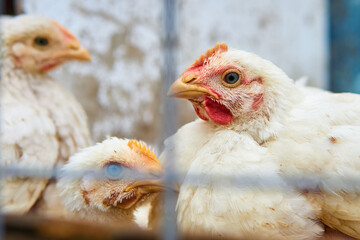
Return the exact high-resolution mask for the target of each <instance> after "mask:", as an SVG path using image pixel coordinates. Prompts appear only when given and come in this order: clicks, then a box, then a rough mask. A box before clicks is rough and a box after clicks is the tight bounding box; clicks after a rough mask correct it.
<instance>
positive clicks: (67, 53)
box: [57, 39, 91, 61]
mask: <svg viewBox="0 0 360 240" xmlns="http://www.w3.org/2000/svg"><path fill="white" fill-rule="evenodd" d="M57 57H61V58H65V59H67V60H77V61H90V60H91V56H90V53H89V52H88V50H86V48H84V47H83V46H81V45H80V43H79V41H78V40H77V39H73V40H71V41H70V42H69V43H68V44H67V46H66V48H65V50H64V51H62V52H61V53H60V54H59V55H58V56H57Z"/></svg>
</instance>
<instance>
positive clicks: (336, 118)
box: [168, 43, 360, 238]
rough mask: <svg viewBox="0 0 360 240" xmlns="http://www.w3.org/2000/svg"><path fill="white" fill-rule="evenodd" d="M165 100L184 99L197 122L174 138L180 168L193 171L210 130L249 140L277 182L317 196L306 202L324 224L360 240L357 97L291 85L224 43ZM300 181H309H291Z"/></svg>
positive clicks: (270, 68) (192, 68) (259, 61)
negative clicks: (263, 152) (275, 169)
mask: <svg viewBox="0 0 360 240" xmlns="http://www.w3.org/2000/svg"><path fill="white" fill-rule="evenodd" d="M169 95H171V96H174V97H179V98H185V99H188V100H190V101H191V103H192V104H193V106H194V109H195V111H196V113H197V114H198V116H199V117H200V118H201V119H203V120H204V121H202V122H200V121H196V122H193V123H190V124H188V125H186V126H184V127H183V128H182V129H180V130H179V131H178V133H177V134H176V135H175V137H174V138H175V139H176V140H179V141H180V142H179V143H178V144H177V145H176V151H178V152H181V155H180V154H179V155H180V156H178V157H179V158H180V159H179V160H180V161H181V164H183V166H182V168H183V170H185V171H186V170H188V169H189V168H190V169H191V168H192V165H191V167H190V164H191V163H192V162H193V161H194V159H195V156H196V154H197V153H198V151H199V149H201V148H202V147H203V145H204V144H206V142H207V141H209V139H212V136H213V132H217V131H219V130H222V129H229V130H232V131H235V132H237V133H239V134H240V133H241V134H248V135H249V136H251V138H252V139H253V140H254V141H255V142H256V143H257V144H258V145H259V147H260V146H261V147H263V148H265V149H267V151H268V152H269V153H270V154H271V155H273V156H274V157H275V158H276V159H277V161H278V163H279V166H280V167H281V172H282V176H284V177H286V178H287V180H289V181H290V180H294V181H292V183H293V184H295V186H297V187H299V188H301V189H304V188H305V189H307V188H312V189H314V190H316V192H315V193H314V192H312V193H309V194H307V196H308V197H309V200H311V201H310V202H311V203H312V204H314V205H317V206H321V207H322V212H321V214H320V215H319V217H320V218H321V219H322V221H323V222H324V223H325V224H327V225H329V226H331V227H333V228H336V229H338V230H340V231H342V232H344V233H346V234H349V235H351V236H353V237H357V238H360V205H359V204H358V203H359V202H360V193H358V192H359V190H360V189H359V186H358V184H354V178H356V177H358V176H359V172H360V165H359V164H358V162H359V161H358V159H359V155H360V150H359V148H358V147H355V143H357V142H358V141H359V140H360V139H359V130H360V129H359V126H360V97H359V96H358V95H355V94H332V93H329V92H326V91H321V90H316V89H313V88H307V87H302V86H298V85H296V84H294V82H293V80H291V79H290V78H289V77H288V76H287V75H286V74H285V73H284V72H283V71H282V70H281V69H279V68H278V67H276V66H275V65H274V64H272V63H271V62H269V61H267V60H264V59H262V58H260V57H258V56H256V55H254V54H251V53H247V52H244V51H240V50H228V48H227V46H226V44H224V43H222V44H217V45H216V46H215V48H213V49H210V50H208V51H207V52H206V54H205V55H202V56H201V57H200V58H199V59H197V60H196V61H195V62H194V63H193V64H192V65H191V66H190V67H189V68H188V69H187V70H186V71H185V72H184V73H183V74H182V75H181V76H180V78H179V79H178V80H177V81H176V82H175V83H174V84H173V85H172V86H171V88H170V90H169ZM189 139H190V140H189ZM187 141H188V142H187ZM168 148H169V149H172V148H174V146H168ZM182 151H184V152H182ZM241 159H242V158H239V159H238V160H241ZM179 165H180V164H179ZM260 168H261V167H260V166H259V170H260ZM303 177H309V178H313V179H314V181H313V182H311V181H310V182H309V181H307V182H304V181H298V180H299V179H300V180H301V178H303ZM349 179H350V180H349ZM351 179H352V180H351ZM314 183H315V184H314ZM310 190H311V189H310Z"/></svg>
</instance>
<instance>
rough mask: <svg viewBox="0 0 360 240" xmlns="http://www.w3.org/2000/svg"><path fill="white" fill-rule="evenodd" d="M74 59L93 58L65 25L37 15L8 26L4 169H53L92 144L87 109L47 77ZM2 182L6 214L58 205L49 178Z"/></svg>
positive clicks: (3, 94) (3, 42)
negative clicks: (58, 67) (55, 69)
mask: <svg viewBox="0 0 360 240" xmlns="http://www.w3.org/2000/svg"><path fill="white" fill-rule="evenodd" d="M71 60H79V61H89V60H90V55H89V53H88V51H87V50H86V49H85V48H83V47H82V46H81V45H80V44H79V41H78V40H77V39H76V38H75V37H74V36H73V35H72V34H71V33H70V32H69V31H68V30H66V29H65V28H64V27H63V26H61V25H60V24H59V23H57V22H55V21H52V20H49V19H46V18H43V17H35V16H19V17H15V18H13V19H11V20H6V21H4V23H2V26H1V66H2V72H1V90H2V92H1V110H2V114H1V124H2V125H1V154H2V158H1V159H2V160H1V165H2V166H3V167H19V168H28V169H48V170H51V169H52V168H53V167H54V166H55V164H57V163H59V164H61V163H64V162H65V161H67V159H68V158H69V156H70V155H72V154H74V153H75V152H76V151H78V150H79V149H81V148H83V147H86V146H88V145H89V144H90V142H91V141H90V134H89V129H88V125H87V119H86V114H85V112H84V110H83V108H82V107H81V105H80V104H79V103H78V101H77V100H76V99H75V98H74V96H73V95H72V94H71V93H70V92H69V91H67V90H66V89H64V88H63V87H62V86H61V85H60V84H59V83H57V82H56V81H54V80H53V79H52V78H51V77H50V76H49V75H48V74H47V73H48V72H49V71H51V70H53V69H54V68H56V67H57V66H59V65H61V64H63V63H64V62H67V61H71ZM1 184H2V190H1V208H2V211H4V212H10V213H18V214H22V213H26V212H28V211H30V210H31V209H32V207H33V206H34V204H35V203H36V202H37V201H39V202H38V204H37V205H38V206H37V208H38V209H39V211H42V210H40V209H43V210H45V209H47V210H49V211H50V208H51V207H50V206H47V204H51V205H54V204H55V203H54V202H53V201H54V196H55V198H56V193H54V190H55V188H54V186H55V185H54V184H53V183H50V184H48V180H47V179H30V178H17V177H8V178H6V179H4V180H3V181H2V183H1ZM45 188H46V191H45V192H44V189H45ZM41 196H43V197H41ZM49 197H50V198H51V199H50V200H48V199H47V198H49ZM52 209H53V210H55V209H54V208H53V207H52Z"/></svg>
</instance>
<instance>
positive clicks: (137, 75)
mask: <svg viewBox="0 0 360 240" xmlns="http://www.w3.org/2000/svg"><path fill="white" fill-rule="evenodd" d="M326 7H327V6H326V0H304V1H288V0H252V1H248V0H237V1H232V0H223V1H218V0H207V1H203V0H179V1H177V13H176V14H177V15H176V17H177V29H176V31H177V43H178V46H177V51H176V56H177V59H176V60H177V69H178V73H177V74H180V73H181V72H182V71H183V70H184V69H185V68H186V67H187V66H188V65H189V64H190V63H192V61H193V60H194V59H195V58H197V57H198V56H199V55H200V54H201V53H203V52H204V51H206V49H207V48H209V47H212V46H213V45H214V44H215V43H216V42H221V41H224V42H227V43H228V45H229V46H230V47H233V48H240V49H244V50H247V51H251V52H255V53H257V54H259V55H261V56H263V57H265V58H267V59H269V60H271V61H273V62H274V63H276V64H277V65H278V66H280V67H281V68H282V69H283V70H284V71H285V72H287V73H288V75H289V76H291V77H292V78H295V79H296V78H299V77H301V76H308V77H309V80H310V84H311V85H315V86H319V87H324V88H325V87H327V71H326V67H327V42H326V41H327V35H326V27H327V26H326ZM24 10H25V12H27V13H31V14H40V15H44V16H47V17H50V18H53V19H55V20H57V21H58V22H60V23H61V24H63V25H65V26H66V27H68V28H69V29H70V31H72V32H73V33H74V34H75V35H76V36H78V37H79V39H80V41H81V42H82V44H83V45H84V46H86V47H87V48H88V49H89V50H90V52H91V53H92V57H93V60H92V62H91V63H90V64H85V63H69V64H66V65H65V66H64V67H62V68H60V69H58V70H56V71H55V72H54V73H53V75H54V77H55V78H56V79H58V80H59V81H60V82H61V83H62V84H64V85H65V86H66V87H67V88H69V89H70V90H71V91H73V92H74V94H75V95H76V96H77V98H78V99H79V100H80V102H81V103H82V104H83V106H84V108H85V109H86V111H87V113H88V116H89V120H90V124H91V128H92V132H93V136H94V138H95V140H97V141H98V140H101V139H103V138H104V137H105V136H106V135H114V136H119V137H132V138H141V139H144V140H145V141H148V142H150V143H153V144H155V145H156V144H159V143H160V141H159V140H160V139H161V135H162V134H161V130H162V129H161V126H162V122H161V121H162V115H161V114H162V101H163V100H164V99H165V98H164V97H163V96H162V89H161V87H162V82H161V81H162V66H163V65H162V58H163V53H162V36H163V34H162V31H163V24H162V16H163V15H162V11H163V1H162V0H137V1H134V0H120V1H119V0H101V1H98V0H87V1H77V0H61V1H58V0H24ZM179 105H180V109H181V111H180V113H181V114H180V118H181V119H180V121H179V123H180V124H183V123H185V122H188V121H191V120H192V119H194V118H195V115H194V113H193V110H192V108H191V106H190V104H189V103H187V102H186V101H181V100H179Z"/></svg>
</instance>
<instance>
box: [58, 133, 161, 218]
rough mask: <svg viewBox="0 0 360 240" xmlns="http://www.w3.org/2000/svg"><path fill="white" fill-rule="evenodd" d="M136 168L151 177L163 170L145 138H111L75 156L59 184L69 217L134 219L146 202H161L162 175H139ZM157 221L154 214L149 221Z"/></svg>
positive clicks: (65, 169) (65, 167) (64, 170)
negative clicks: (138, 176) (141, 139)
mask: <svg viewBox="0 0 360 240" xmlns="http://www.w3.org/2000/svg"><path fill="white" fill-rule="evenodd" d="M132 171H138V172H141V173H143V174H145V175H147V177H149V176H148V175H149V174H150V175H156V176H158V175H159V174H160V173H161V171H162V167H161V164H160V163H159V162H158V160H157V158H156V156H155V154H154V153H153V152H152V151H151V150H150V149H149V148H148V147H147V146H146V145H145V144H144V143H143V142H137V141H135V140H127V139H118V138H110V139H107V140H105V141H103V142H102V143H98V144H96V145H95V146H92V147H88V148H85V149H83V150H82V151H80V152H79V153H77V154H75V155H74V156H72V157H71V158H70V160H69V163H67V164H66V165H65V166H64V167H63V176H62V177H61V178H60V180H59V182H58V184H57V187H58V189H59V191H60V192H61V196H62V199H63V203H64V205H65V206H66V208H67V209H68V210H69V211H68V213H69V215H68V216H67V217H68V218H75V219H76V218H79V219H83V220H86V221H90V222H96V223H103V224H113V225H118V224H123V223H129V224H130V223H134V220H135V218H134V211H135V210H136V209H137V208H138V207H139V206H141V205H143V204H145V203H149V202H150V203H151V204H152V205H157V204H158V202H159V201H160V200H161V199H160V198H159V196H160V192H161V191H162V190H163V187H162V183H161V182H160V181H159V179H156V178H155V179H151V178H142V179H140V178H139V179H136V177H135V176H136V172H135V173H134V172H132ZM74 176H77V177H74ZM155 215H156V214H155V213H153V214H152V216H150V217H155ZM155 221H157V220H156V219H153V218H150V219H149V225H152V224H153V222H155Z"/></svg>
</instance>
